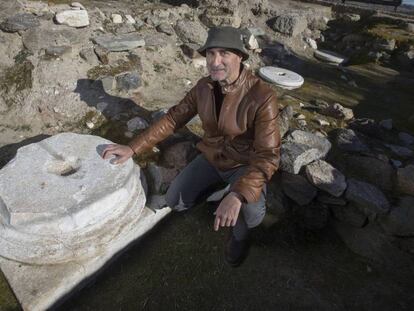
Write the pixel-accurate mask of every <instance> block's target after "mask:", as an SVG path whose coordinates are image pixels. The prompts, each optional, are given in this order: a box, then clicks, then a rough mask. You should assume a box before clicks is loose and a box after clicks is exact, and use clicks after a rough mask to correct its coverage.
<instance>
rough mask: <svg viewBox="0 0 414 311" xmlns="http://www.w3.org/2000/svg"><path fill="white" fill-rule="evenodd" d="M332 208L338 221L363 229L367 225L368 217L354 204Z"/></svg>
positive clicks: (332, 206)
mask: <svg viewBox="0 0 414 311" xmlns="http://www.w3.org/2000/svg"><path fill="white" fill-rule="evenodd" d="M330 208H331V211H332V213H333V215H334V217H335V218H336V219H337V220H339V221H341V222H343V223H346V224H348V225H350V226H352V227H356V228H362V227H363V226H364V225H365V224H366V223H367V216H366V215H364V214H363V213H362V212H361V211H360V209H359V208H358V207H356V206H355V205H353V204H348V205H346V206H339V205H331V206H330Z"/></svg>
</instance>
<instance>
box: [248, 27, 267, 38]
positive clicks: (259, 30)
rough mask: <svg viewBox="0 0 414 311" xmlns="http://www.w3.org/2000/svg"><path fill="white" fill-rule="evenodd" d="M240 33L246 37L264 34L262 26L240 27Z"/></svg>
mask: <svg viewBox="0 0 414 311" xmlns="http://www.w3.org/2000/svg"><path fill="white" fill-rule="evenodd" d="M242 34H243V36H244V37H245V38H248V37H249V36H255V37H260V36H264V35H265V34H266V32H265V31H264V30H263V29H262V28H259V27H248V28H243V29H242Z"/></svg>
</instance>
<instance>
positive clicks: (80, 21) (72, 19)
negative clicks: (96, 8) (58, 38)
mask: <svg viewBox="0 0 414 311" xmlns="http://www.w3.org/2000/svg"><path fill="white" fill-rule="evenodd" d="M55 20H56V22H57V23H58V24H63V25H68V26H69V27H76V28H78V27H86V26H88V25H89V16H88V12H87V11H86V10H66V11H61V12H58V13H56V15H55Z"/></svg>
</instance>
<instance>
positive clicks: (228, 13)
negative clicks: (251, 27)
mask: <svg viewBox="0 0 414 311" xmlns="http://www.w3.org/2000/svg"><path fill="white" fill-rule="evenodd" d="M200 20H201V21H202V22H203V24H204V25H206V26H207V27H215V26H232V27H235V28H239V27H240V23H241V17H240V12H239V10H238V9H237V7H233V8H230V9H229V8H220V7H215V6H210V7H208V8H207V9H206V10H205V11H204V12H203V14H201V17H200Z"/></svg>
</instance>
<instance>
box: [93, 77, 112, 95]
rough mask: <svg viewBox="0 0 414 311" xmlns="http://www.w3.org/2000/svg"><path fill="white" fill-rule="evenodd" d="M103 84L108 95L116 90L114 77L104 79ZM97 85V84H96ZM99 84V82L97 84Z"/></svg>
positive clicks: (102, 79)
mask: <svg viewBox="0 0 414 311" xmlns="http://www.w3.org/2000/svg"><path fill="white" fill-rule="evenodd" d="M97 81H101V83H102V87H103V89H104V91H105V92H106V93H109V94H110V93H111V91H112V90H113V89H114V86H115V79H114V77H112V76H107V77H102V78H101V79H100V80H97ZM94 83H95V82H94ZM97 83H99V82H97Z"/></svg>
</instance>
